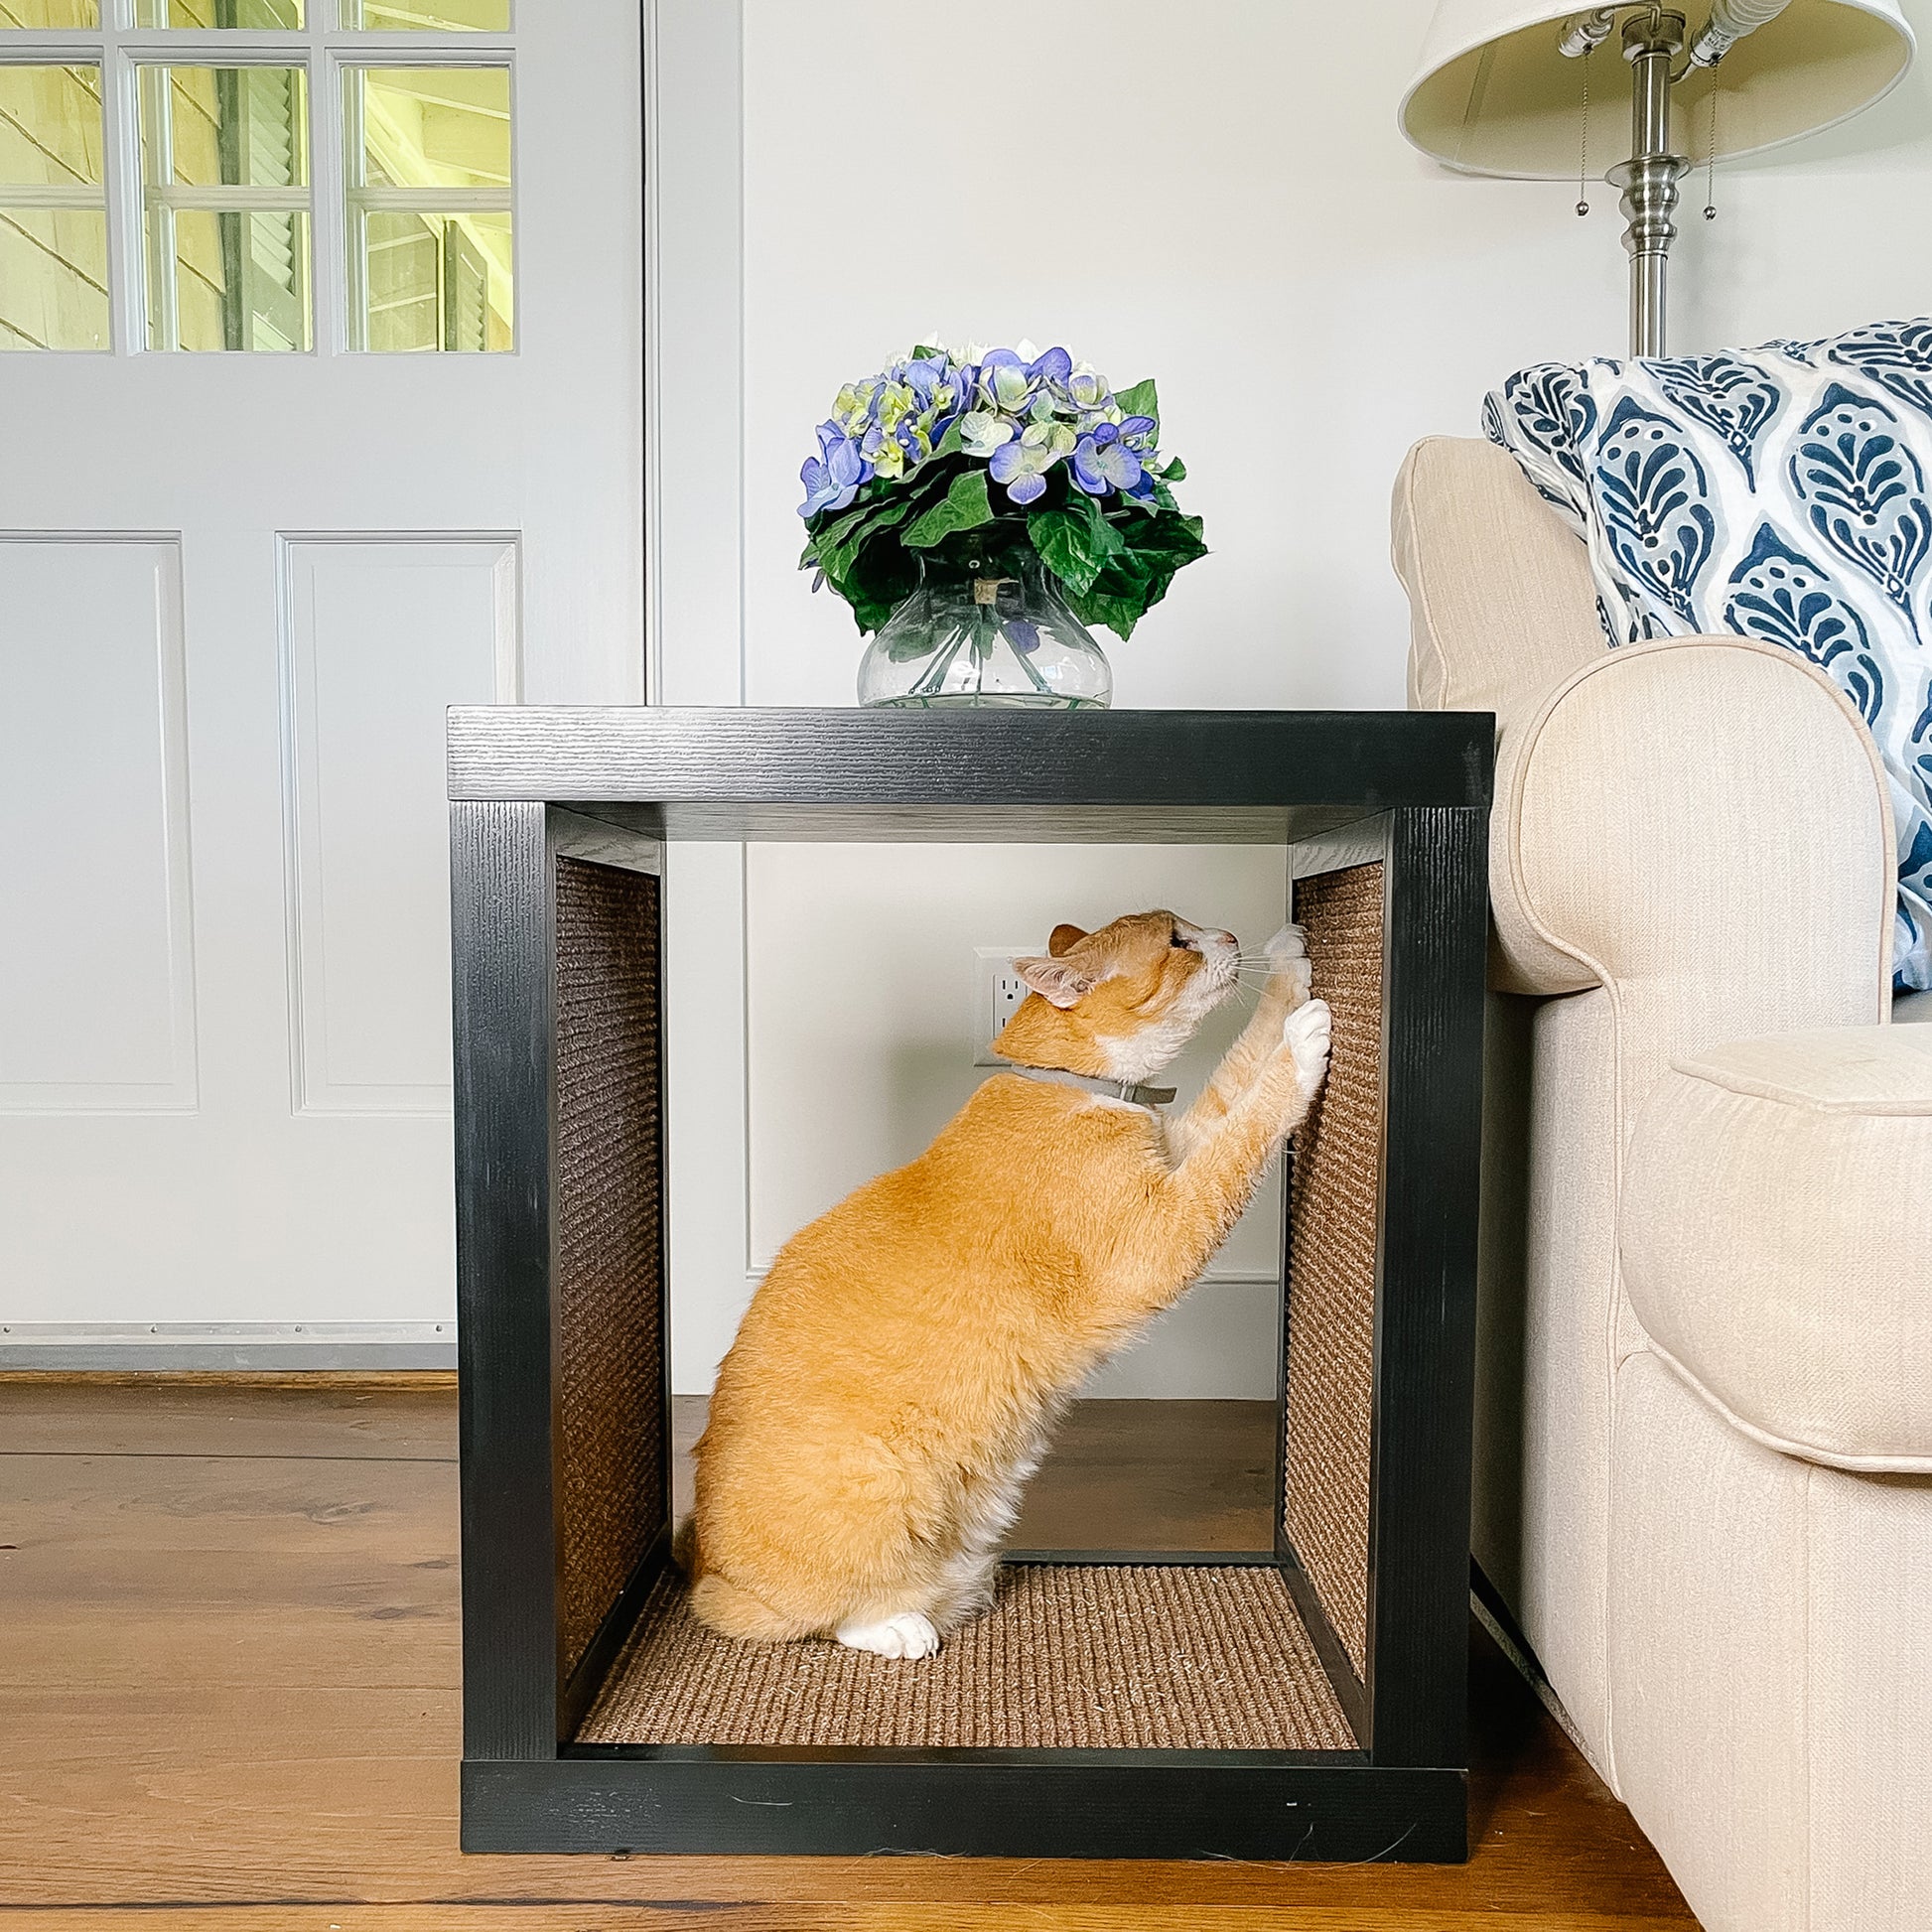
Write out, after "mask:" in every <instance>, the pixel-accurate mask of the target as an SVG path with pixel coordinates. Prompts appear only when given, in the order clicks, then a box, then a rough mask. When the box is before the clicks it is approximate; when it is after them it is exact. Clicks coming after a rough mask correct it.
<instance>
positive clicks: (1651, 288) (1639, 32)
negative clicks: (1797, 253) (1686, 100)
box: [1607, 11, 1691, 355]
mask: <svg viewBox="0 0 1932 1932" xmlns="http://www.w3.org/2000/svg"><path fill="white" fill-rule="evenodd" d="M1683 51H1684V16H1683V15H1682V14H1673V13H1660V12H1655V11H1652V12H1648V13H1644V14H1640V15H1638V16H1637V18H1636V19H1635V20H1631V21H1628V22H1626V23H1625V25H1624V29H1623V58H1624V59H1625V60H1626V61H1628V62H1629V63H1630V159H1629V160H1628V161H1622V162H1619V163H1618V164H1617V165H1616V166H1615V167H1614V168H1612V169H1611V170H1610V172H1609V175H1608V177H1607V179H1608V181H1609V183H1610V186H1611V187H1613V188H1620V189H1622V191H1623V201H1622V208H1623V218H1624V220H1625V222H1626V223H1627V224H1628V225H1627V226H1626V227H1625V228H1624V230H1623V247H1624V252H1625V253H1626V254H1628V255H1629V257H1630V353H1631V354H1632V355H1662V354H1663V353H1664V317H1665V306H1664V298H1665V290H1666V285H1667V278H1668V275H1669V270H1670V245H1671V243H1672V242H1673V241H1675V240H1676V239H1677V223H1676V222H1675V221H1674V220H1673V219H1672V218H1671V217H1672V216H1673V215H1674V214H1675V213H1676V211H1677V196H1678V187H1677V185H1678V183H1679V182H1681V181H1682V180H1683V179H1684V177H1685V176H1686V175H1687V174H1689V173H1690V170H1691V164H1690V161H1689V159H1688V158H1687V157H1686V156H1684V155H1681V154H1673V153H1672V152H1671V140H1670V109H1671V80H1672V78H1673V76H1672V73H1671V67H1672V64H1673V63H1674V62H1675V61H1676V59H1677V57H1678V56H1679V55H1680V54H1682V53H1683Z"/></svg>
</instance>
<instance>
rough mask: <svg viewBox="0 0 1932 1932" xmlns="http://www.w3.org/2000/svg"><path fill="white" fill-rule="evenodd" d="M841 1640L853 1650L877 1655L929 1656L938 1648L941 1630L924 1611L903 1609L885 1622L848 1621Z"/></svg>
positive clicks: (840, 1635) (841, 1633)
mask: <svg viewBox="0 0 1932 1932" xmlns="http://www.w3.org/2000/svg"><path fill="white" fill-rule="evenodd" d="M839 1641H840V1642H841V1643H842V1644H844V1645H845V1646H846V1647H847V1648H848V1649H851V1650H870V1651H871V1652H872V1653H873V1655H874V1656H875V1657H906V1658H913V1657H930V1656H932V1655H934V1654H935V1653H936V1652H937V1650H938V1648H939V1632H938V1631H937V1630H935V1629H934V1628H933V1627H932V1619H931V1618H930V1617H929V1616H927V1615H926V1614H925V1613H924V1612H923V1611H921V1610H901V1611H900V1612H899V1613H898V1615H897V1616H889V1617H887V1618H886V1620H885V1621H884V1622H883V1623H848V1624H847V1625H846V1626H845V1628H844V1629H843V1630H841V1631H840V1632H839Z"/></svg>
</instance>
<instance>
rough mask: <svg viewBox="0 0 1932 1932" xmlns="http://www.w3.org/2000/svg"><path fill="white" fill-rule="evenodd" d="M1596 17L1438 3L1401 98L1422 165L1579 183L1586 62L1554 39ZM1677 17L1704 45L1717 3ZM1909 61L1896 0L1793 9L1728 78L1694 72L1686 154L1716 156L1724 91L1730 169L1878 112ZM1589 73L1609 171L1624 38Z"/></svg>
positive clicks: (1726, 70) (1761, 32)
mask: <svg viewBox="0 0 1932 1932" xmlns="http://www.w3.org/2000/svg"><path fill="white" fill-rule="evenodd" d="M1587 11H1589V9H1588V8H1587V6H1586V7H1578V6H1568V7H1553V6H1551V5H1549V4H1548V0H1441V4H1440V5H1439V6H1438V7H1437V9H1436V17H1435V19H1434V20H1433V21H1431V23H1430V28H1429V38H1428V40H1427V41H1426V42H1425V44H1424V47H1423V57H1422V65H1421V67H1420V68H1418V69H1417V70H1416V77H1415V79H1414V80H1413V81H1412V82H1411V83H1410V86H1409V91H1408V93H1407V94H1405V95H1404V96H1403V101H1402V131H1403V133H1404V134H1406V135H1407V136H1408V137H1409V139H1410V140H1411V141H1412V142H1414V143H1415V145H1416V146H1417V147H1419V148H1420V149H1422V151H1423V152H1424V153H1425V154H1430V155H1434V156H1435V157H1436V159H1437V160H1438V161H1442V162H1446V163H1447V164H1448V165H1449V167H1451V168H1460V169H1463V170H1465V171H1466V172H1468V173H1470V174H1476V175H1510V176H1514V177H1516V178H1517V179H1519V180H1524V181H1561V180H1563V179H1565V178H1566V177H1574V176H1575V174H1576V172H1577V153H1578V141H1579V133H1580V122H1581V119H1582V103H1583V74H1582V71H1581V69H1582V67H1583V62H1582V61H1581V60H1567V59H1565V57H1564V56H1563V55H1562V54H1560V53H1559V52H1558V51H1557V40H1558V28H1559V25H1560V23H1561V22H1563V21H1565V20H1568V19H1570V18H1571V17H1572V16H1573V15H1574V14H1577V13H1579V12H1587ZM1681 11H1682V12H1683V13H1684V15H1685V18H1686V20H1687V21H1688V23H1689V33H1690V35H1691V37H1692V38H1695V37H1696V35H1697V33H1698V31H1699V29H1700V28H1702V27H1703V26H1704V24H1705V22H1706V21H1707V20H1709V19H1710V17H1711V7H1710V0H1690V4H1689V5H1686V6H1683V7H1682V8H1681ZM1623 18H1627V16H1619V23H1618V24H1619V28H1620V26H1621V21H1622V19H1623ZM1913 51H1914V42H1913V39H1912V30H1911V28H1909V27H1908V26H1907V25H1906V24H1905V21H1904V19H1903V17H1902V16H1901V15H1900V13H1899V11H1898V0H1791V4H1790V6H1788V7H1787V8H1786V9H1785V11H1784V12H1783V13H1781V14H1780V15H1779V16H1778V17H1777V18H1776V19H1775V20H1773V21H1771V22H1769V23H1768V24H1767V25H1766V26H1763V27H1760V28H1759V29H1758V30H1757V31H1756V32H1755V33H1754V34H1750V35H1748V36H1746V37H1745V38H1744V39H1743V40H1741V41H1739V42H1738V43H1737V44H1736V46H1734V47H1733V48H1732V49H1731V50H1730V52H1729V53H1728V54H1727V55H1726V56H1725V59H1724V61H1723V62H1722V63H1721V64H1720V65H1719V66H1717V67H1715V68H1697V69H1692V71H1691V72H1690V73H1689V74H1687V75H1686V76H1685V78H1684V80H1683V81H1682V82H1681V83H1680V84H1679V85H1678V86H1677V87H1676V88H1674V89H1673V92H1674V93H1675V95H1676V98H1677V104H1678V113H1679V116H1680V118H1679V121H1678V133H1677V138H1676V146H1677V149H1678V151H1679V152H1680V153H1683V154H1688V155H1690V156H1691V157H1692V158H1693V159H1695V160H1697V161H1703V160H1704V159H1705V158H1706V155H1707V153H1708V152H1709V148H1710V136H1709V133H1708V129H1709V126H1710V116H1709V109H1708V108H1707V107H1706V106H1705V104H1704V103H1705V101H1706V100H1707V99H1708V98H1709V96H1710V94H1711V92H1712V90H1713V89H1714V88H1715V89H1717V91H1718V95H1719V99H1718V110H1717V151H1718V154H1719V156H1720V158H1723V157H1725V156H1730V155H1743V154H1755V153H1757V152H1758V151H1759V150H1760V149H1763V148H1770V147H1775V146H1776V145H1777V144H1778V143H1779V142H1780V141H1792V140H1796V139H1797V137H1798V136H1799V135H1801V134H1811V133H1814V132H1816V130H1817V129H1819V128H1821V127H1830V126H1831V125H1832V124H1833V123H1834V122H1836V121H1842V120H1846V119H1848V118H1850V116H1852V115H1854V114H1856V113H1857V112H1858V111H1859V110H1860V109H1861V108H1862V107H1868V106H1870V104H1871V103H1872V102H1873V101H1874V100H1876V99H1877V98H1878V97H1879V96H1880V95H1881V94H1884V93H1888V92H1889V91H1890V90H1891V88H1892V87H1894V86H1895V85H1896V84H1897V83H1898V80H1899V78H1900V77H1901V76H1902V75H1903V73H1904V72H1905V69H1907V68H1908V67H1910V66H1911V64H1912V54H1913ZM1589 67H1590V82H1591V84H1590V116H1591V121H1592V129H1591V135H1592V138H1591V141H1590V146H1591V148H1592V150H1593V151H1594V152H1596V153H1598V154H1601V155H1603V156H1604V157H1605V158H1606V159H1607V158H1609V157H1612V156H1614V155H1615V154H1617V153H1618V152H1619V148H1618V143H1619V141H1620V140H1621V138H1622V133H1623V130H1622V127H1621V125H1620V122H1621V119H1622V118H1623V116H1624V114H1625V113H1626V112H1627V109H1626V108H1624V107H1623V106H1622V103H1627V101H1628V100H1629V97H1630V91H1629V83H1628V80H1627V78H1626V69H1625V68H1624V65H1623V55H1622V43H1621V39H1620V35H1619V34H1612V35H1611V37H1610V38H1609V40H1608V41H1606V42H1605V43H1604V44H1603V46H1601V47H1600V48H1598V49H1597V51H1596V53H1595V54H1594V55H1593V56H1591V57H1590V63H1589ZM1605 123H1616V125H1614V126H1606V125H1605Z"/></svg>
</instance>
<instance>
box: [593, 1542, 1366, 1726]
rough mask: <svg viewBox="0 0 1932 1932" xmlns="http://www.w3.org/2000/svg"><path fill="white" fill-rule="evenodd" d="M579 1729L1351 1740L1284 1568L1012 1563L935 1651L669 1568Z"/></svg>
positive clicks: (652, 1594)
mask: <svg viewBox="0 0 1932 1932" xmlns="http://www.w3.org/2000/svg"><path fill="white" fill-rule="evenodd" d="M577 1741H578V1742H579V1743H585V1744H622V1743H645V1744H773V1745H819V1746H827V1745H832V1746H836V1745H869V1746H874V1747H881V1748H893V1747H900V1748H906V1749H917V1748H926V1749H968V1750H971V1749H981V1750H1006V1749H1028V1750H1036V1749H1037V1750H1049V1749H1060V1750H1217V1749H1218V1750H1274V1751H1282V1750H1352V1749H1353V1748H1354V1745H1355V1738H1354V1734H1353V1732H1352V1731H1351V1730H1350V1729H1349V1727H1348V1724H1347V1721H1346V1720H1345V1719H1344V1718H1343V1716H1342V1714H1341V1710H1340V1707H1339V1706H1338V1705H1337V1704H1336V1702H1335V1696H1334V1692H1333V1691H1332V1689H1330V1687H1329V1684H1328V1680H1327V1678H1326V1676H1325V1675H1324V1674H1323V1672H1322V1669H1321V1665H1320V1663H1319V1662H1318V1661H1317V1659H1316V1657H1315V1653H1314V1648H1313V1645H1312V1643H1311V1641H1310V1638H1309V1634H1308V1632H1307V1631H1306V1630H1305V1629H1304V1628H1303V1626H1302V1621H1301V1619H1300V1617H1299V1616H1298V1615H1297V1614H1296V1611H1295V1606H1294V1603H1293V1602H1292V1601H1291V1599H1290V1597H1289V1594H1288V1591H1287V1589H1286V1587H1284V1586H1283V1584H1282V1581H1281V1577H1280V1575H1279V1574H1278V1573H1277V1572H1276V1571H1274V1570H1273V1569H1269V1568H1266V1567H1257V1568H1252V1569H1237V1568H1231V1567H1230V1568H1215V1569H1191V1568H1180V1567H1174V1568H1166V1567H1155V1566H1146V1567H1143V1568H1139V1569H1133V1568H1125V1567H1120V1568H1116V1567H1107V1568H1088V1567H1084V1566H1079V1567H1076V1566H1071V1565H1066V1566H1062V1565H1058V1564H1038V1565H1019V1564H1017V1565H1013V1566H1010V1567H1009V1568H1008V1569H1006V1570H1004V1571H1003V1572H1002V1573H1001V1578H1000V1588H999V1593H998V1595H997V1597H996V1598H995V1600H994V1603H993V1607H992V1608H991V1609H990V1610H988V1611H987V1612H986V1613H985V1614H984V1615H983V1616H980V1617H976V1618H975V1619H974V1620H973V1621H972V1622H971V1623H968V1624H965V1625H964V1626H962V1627H961V1628H960V1629H958V1630H955V1631H954V1632H953V1633H952V1635H951V1636H949V1637H948V1638H947V1639H946V1640H945V1642H944V1644H943V1645H941V1647H940V1650H939V1654H938V1656H936V1657H929V1658H924V1659H921V1660H919V1661H918V1662H914V1663H897V1662H888V1661H887V1660H886V1659H884V1658H881V1657H874V1656H871V1655H869V1654H867V1653H865V1652H862V1651H856V1650H848V1649H846V1648H845V1647H844V1646H843V1645H841V1644H836V1643H832V1642H830V1641H829V1640H818V1641H813V1642H806V1643H792V1644H744V1643H737V1642H734V1641H733V1640H732V1639H730V1638H728V1637H721V1636H718V1635H716V1634H715V1633H714V1632H712V1631H710V1630H707V1629H706V1628H705V1627H704V1626H703V1625H702V1624H700V1623H699V1622H698V1621H697V1620H696V1619H695V1618H694V1617H693V1616H692V1615H691V1614H690V1612H689V1611H688V1610H687V1609H686V1608H685V1602H684V1582H683V1579H682V1578H681V1577H678V1576H676V1575H674V1574H668V1575H666V1577H665V1578H664V1579H663V1580H661V1581H660V1582H659V1584H658V1586H657V1587H656V1589H655V1590H653V1591H652V1593H651V1596H650V1598H649V1600H648V1601H647V1602H646V1603H645V1605H644V1607H643V1610H642V1612H641V1613H640V1615H639V1617H638V1620H637V1627H636V1629H635V1631H634V1632H633V1633H632V1635H631V1638H630V1640H629V1642H628V1643H627V1644H626V1645H625V1647H624V1650H623V1653H622V1655H621V1656H620V1657H619V1659H618V1661H617V1663H616V1664H615V1665H614V1666H613V1668H612V1671H611V1675H610V1677H609V1678H608V1679H607V1680H606V1683H605V1686H604V1689H603V1691H602V1693H601V1694H600V1695H599V1697H598V1700H597V1702H596V1704H595V1705H594V1706H593V1707H592V1710H591V1713H590V1715H589V1717H588V1718H586V1719H585V1721H584V1725H583V1727H582V1729H581V1730H580V1731H579V1732H578V1738H577Z"/></svg>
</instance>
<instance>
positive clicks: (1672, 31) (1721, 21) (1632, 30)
mask: <svg viewBox="0 0 1932 1932" xmlns="http://www.w3.org/2000/svg"><path fill="white" fill-rule="evenodd" d="M1789 4H1790V0H1716V3H1715V4H1714V5H1713V7H1712V9H1711V20H1710V24H1709V25H1708V26H1706V27H1705V29H1704V30H1703V32H1701V33H1700V34H1699V35H1698V37H1697V39H1696V41H1695V42H1694V43H1693V44H1692V46H1691V49H1690V58H1689V60H1688V61H1687V62H1686V64H1685V65H1684V67H1682V68H1681V69H1680V68H1677V66H1676V63H1677V58H1678V56H1679V55H1680V54H1683V53H1684V51H1685V50H1684V16H1683V15H1682V14H1681V13H1671V12H1668V11H1666V9H1665V8H1664V7H1662V6H1661V5H1659V4H1657V0H1644V4H1642V5H1641V6H1640V7H1639V8H1636V9H1632V8H1631V7H1629V6H1627V5H1625V6H1610V7H1596V8H1592V9H1591V10H1590V11H1589V12H1587V13H1580V14H1573V15H1572V16H1571V17H1570V18H1569V19H1568V20H1567V21H1565V22H1564V24H1563V27H1562V29H1561V31H1560V36H1559V40H1558V48H1559V51H1560V52H1561V53H1562V54H1564V55H1565V56H1566V57H1567V58H1569V59H1571V60H1577V59H1579V58H1581V57H1583V56H1586V55H1587V54H1589V53H1590V52H1591V50H1592V49H1595V48H1598V47H1600V46H1602V44H1603V43H1604V42H1605V41H1606V40H1608V39H1609V37H1610V34H1611V32H1612V31H1613V29H1614V28H1615V26H1616V21H1617V16H1618V15H1619V14H1625V13H1628V14H1630V15H1631V18H1630V19H1628V20H1626V21H1625V22H1624V24H1623V58H1624V59H1625V60H1626V61H1628V62H1629V63H1630V159H1629V160H1628V161H1623V162H1619V163H1618V164H1617V165H1616V166H1615V167H1614V168H1612V169H1611V170H1610V172H1609V174H1608V175H1607V176H1605V177H1604V179H1605V180H1607V181H1608V182H1609V183H1610V185H1611V186H1612V187H1613V188H1620V189H1621V190H1622V191H1623V202H1622V207H1623V218H1624V220H1625V222H1626V223H1627V224H1628V225H1627V226H1626V227H1625V228H1624V230H1623V246H1624V250H1625V252H1626V253H1627V254H1628V255H1629V257H1630V353H1631V354H1632V355H1662V354H1663V353H1664V352H1665V350H1664V321H1665V289H1666V278H1667V275H1668V272H1669V267H1670V245H1671V243H1672V242H1673V241H1675V240H1676V239H1677V223H1676V222H1675V221H1674V220H1673V219H1672V218H1671V217H1672V216H1673V215H1674V214H1675V213H1676V211H1677V196H1678V183H1679V182H1681V181H1682V180H1683V179H1684V177H1685V176H1686V175H1687V174H1689V173H1690V169H1691V163H1690V160H1689V158H1688V157H1687V156H1684V155H1681V154H1673V153H1672V152H1671V138H1670V134H1671V121H1670V110H1671V89H1672V87H1674V86H1675V85H1676V84H1677V82H1678V81H1680V80H1681V79H1683V78H1684V76H1685V74H1687V73H1689V72H1690V70H1691V69H1692V68H1714V67H1716V66H1717V65H1718V63H1719V62H1720V61H1722V60H1723V59H1724V57H1725V55H1726V54H1727V53H1729V52H1730V50H1731V48H1733V47H1734V46H1735V45H1736V44H1737V42H1739V41H1740V40H1742V39H1743V38H1744V36H1745V35H1746V34H1750V33H1754V32H1755V31H1756V30H1757V29H1758V28H1760V27H1763V26H1765V25H1767V24H1768V23H1769V22H1771V21H1773V20H1775V19H1776V18H1777V17H1778V15H1779V14H1781V13H1782V12H1783V11H1784V10H1785V8H1786V7H1787V6H1788V5H1789ZM1674 69H1675V70H1674Z"/></svg>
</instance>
